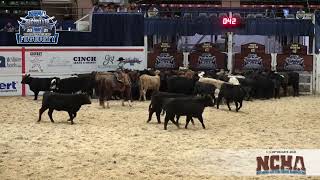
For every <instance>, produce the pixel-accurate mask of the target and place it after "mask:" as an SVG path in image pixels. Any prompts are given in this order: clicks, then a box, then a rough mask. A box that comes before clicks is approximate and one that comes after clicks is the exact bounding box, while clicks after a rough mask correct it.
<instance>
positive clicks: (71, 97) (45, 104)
mask: <svg viewBox="0 0 320 180" xmlns="http://www.w3.org/2000/svg"><path fill="white" fill-rule="evenodd" d="M84 104H91V101H90V98H89V96H88V95H86V94H59V93H54V92H45V93H44V94H43V99H42V106H41V108H40V109H39V119H38V122H40V121H41V115H42V113H43V112H44V111H46V110H47V109H49V111H48V115H49V118H50V120H51V122H54V121H53V118H52V113H53V110H57V111H67V112H68V114H69V116H70V119H69V120H68V121H71V124H73V119H74V118H75V117H76V116H77V112H78V111H79V109H80V108H81V106H82V105H84Z"/></svg>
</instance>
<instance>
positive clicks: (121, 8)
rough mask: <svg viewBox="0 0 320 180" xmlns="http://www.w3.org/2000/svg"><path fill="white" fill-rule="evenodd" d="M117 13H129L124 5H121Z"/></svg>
mask: <svg viewBox="0 0 320 180" xmlns="http://www.w3.org/2000/svg"><path fill="white" fill-rule="evenodd" d="M117 12H128V11H127V6H126V5H124V4H120V6H119V7H118V9H117Z"/></svg>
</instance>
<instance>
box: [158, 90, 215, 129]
mask: <svg viewBox="0 0 320 180" xmlns="http://www.w3.org/2000/svg"><path fill="white" fill-rule="evenodd" d="M208 106H214V103H213V100H212V97H211V96H204V97H179V98H171V99H170V100H169V101H168V102H167V103H166V104H165V106H164V110H165V111H166V117H165V121H164V130H167V124H168V122H169V120H170V121H172V122H173V123H174V124H175V125H176V126H177V127H178V128H179V122H178V121H177V122H175V121H174V117H175V116H187V123H186V126H185V128H186V129H187V128H188V124H189V122H190V120H191V119H192V117H196V118H198V119H199V121H200V122H201V124H202V127H203V129H205V128H206V127H205V125H204V123H203V118H202V113H203V111H204V108H205V107H208Z"/></svg>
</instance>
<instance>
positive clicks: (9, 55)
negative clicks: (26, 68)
mask: <svg viewBox="0 0 320 180" xmlns="http://www.w3.org/2000/svg"><path fill="white" fill-rule="evenodd" d="M21 64H22V58H21V52H20V51H9V52H5V51H0V73H1V74H11V75H12V74H18V73H21Z"/></svg>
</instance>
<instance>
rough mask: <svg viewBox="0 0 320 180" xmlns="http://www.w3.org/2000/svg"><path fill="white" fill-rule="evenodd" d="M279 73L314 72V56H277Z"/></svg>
mask: <svg viewBox="0 0 320 180" xmlns="http://www.w3.org/2000/svg"><path fill="white" fill-rule="evenodd" d="M277 70H278V71H312V70H313V57H312V55H301V54H278V55H277Z"/></svg>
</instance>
